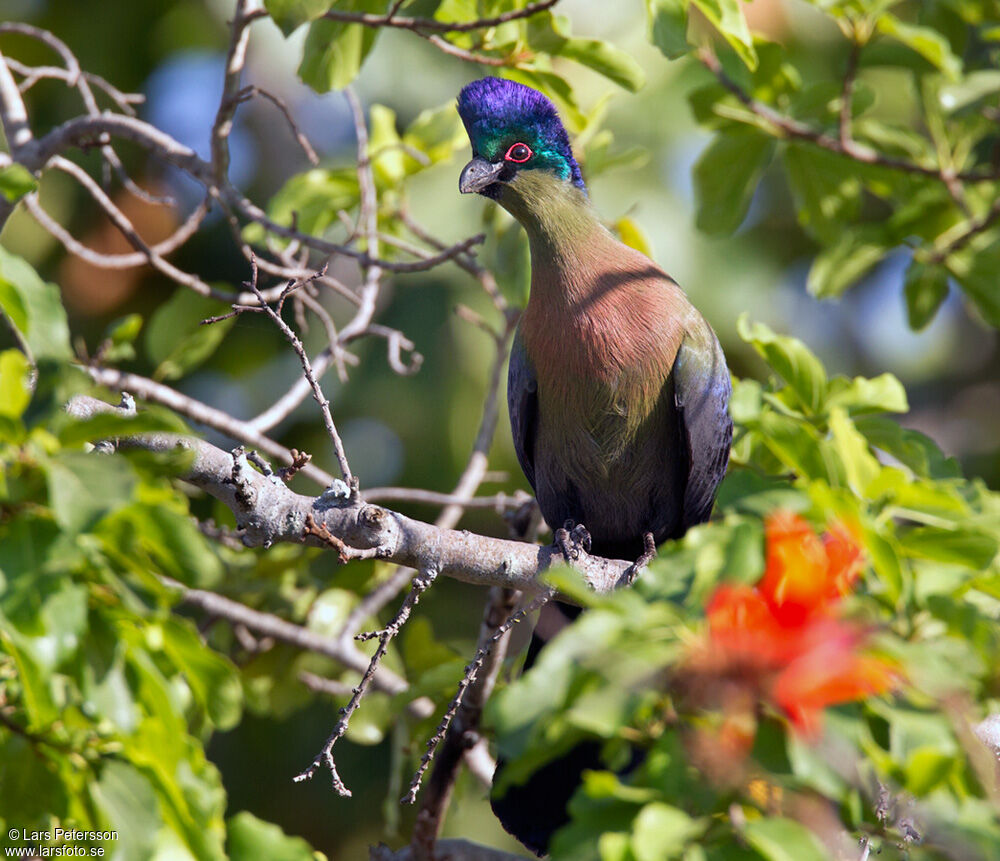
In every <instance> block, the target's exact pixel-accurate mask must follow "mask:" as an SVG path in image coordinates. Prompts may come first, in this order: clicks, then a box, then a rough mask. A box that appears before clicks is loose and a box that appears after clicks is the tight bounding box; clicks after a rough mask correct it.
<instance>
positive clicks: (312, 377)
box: [245, 261, 355, 486]
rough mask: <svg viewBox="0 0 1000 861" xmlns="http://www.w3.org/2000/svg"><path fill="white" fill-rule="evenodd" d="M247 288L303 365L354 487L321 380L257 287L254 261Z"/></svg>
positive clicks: (340, 462) (340, 463)
mask: <svg viewBox="0 0 1000 861" xmlns="http://www.w3.org/2000/svg"><path fill="white" fill-rule="evenodd" d="M299 283H301V282H299ZM245 286H246V287H248V288H249V289H250V290H251V291H253V293H254V295H256V296H257V299H258V301H259V302H260V310H261V311H262V312H263V313H265V314H267V316H268V317H270V318H271V321H272V322H273V323H274V325H275V326H277V327H278V329H279V330H280V331H281V334H282V335H284V336H285V340H287V341H288V343H289V344H290V345H291V347H292V349H293V350H294V351H295V355H296V356H298V357H299V362H301V364H302V373H303V374H304V375H305V378H306V379H307V380H308V381H309V387H310V388H311V389H312V393H313V397H314V398H315V399H316V403H317V404H319V409H320V412H321V413H322V415H323V424H324V425H325V426H326V433H327V435H328V436H329V437H330V441H331V442H332V443H333V451H334V455H335V456H336V458H337V464H338V466H339V467H340V474H341V476H342V477H343V479H344V481H346V482H347V484H348V485H350V486H353V485H354V483H355V479H354V474H353V473H352V472H351V467H350V465H349V464H348V463H347V454H346V453H345V452H344V443H343V442H342V441H341V439H340V434H339V433H338V432H337V426H336V425H335V424H334V423H333V414H332V413H331V412H330V402H329V401H328V400H327V399H326V395H324V394H323V389H322V387H321V386H320V384H319V380H317V378H316V374H315V373H314V372H313V368H312V363H311V362H310V361H309V356H308V355H307V354H306V350H305V347H303V346H302V342H301V341H300V340H299V338H298V336H297V335H296V334H295V333H294V332H293V331H292V330H291V328H290V327H289V326H288V324H287V323H286V322H285V321H284V320H282V319H281V314H280V313H278V312H277V311H276V310H274V308H272V307H271V306H270V305H269V304H268V303H267V301H266V300H265V299H264V294H263V293H262V292H261V290H260V288H259V287H258V286H257V265H256V263H255V262H254V261H251V277H250V280H249V281H248V282H245ZM295 286H297V285H296V284H289V285H288V286H287V287H286V288H285V295H287V292H288V290H290V289H292V288H294V287H295ZM279 301H280V300H279ZM246 310H253V309H246Z"/></svg>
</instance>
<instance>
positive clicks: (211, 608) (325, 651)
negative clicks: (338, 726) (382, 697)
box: [163, 578, 407, 695]
mask: <svg viewBox="0 0 1000 861" xmlns="http://www.w3.org/2000/svg"><path fill="white" fill-rule="evenodd" d="M163 580H164V582H165V583H166V584H167V585H168V586H170V587H171V588H173V589H178V590H180V593H181V602H182V603H184V604H187V605H188V606H189V607H197V608H198V609H199V610H203V611H204V612H206V613H208V614H209V615H211V616H217V617H218V618H220V619H225V620H226V621H227V622H231V623H233V624H239V625H245V626H246V627H247V628H248V629H249V630H251V631H254V632H255V633H257V634H262V635H263V636H266V637H271V638H273V639H275V640H278V641H280V642H282V643H288V644H289V645H291V646H295V647H296V648H297V649H302V650H303V651H306V652H313V653H315V654H317V655H324V656H325V657H327V658H332V659H333V660H335V661H336V662H337V663H339V664H343V665H344V666H345V667H347V668H348V669H351V670H354V671H355V672H358V673H363V672H365V671H366V670H367V669H368V663H369V662H368V658H367V657H366V656H365V654H364V653H363V652H362V651H360V650H359V649H358V648H357V647H356V646H355V645H354V644H353V643H352V642H351V641H350V640H342V639H334V638H332V637H324V636H323V635H322V634H317V633H316V632H315V631H310V630H309V629H308V628H303V627H301V626H300V625H295V624H293V623H291V622H287V621H285V620H284V619H281V618H279V617H278V616H275V615H273V614H271V613H262V612H261V611H259V610H253V609H251V608H250V607H247V606H246V605H244V604H240V603H239V602H238V601H233V600H232V599H231V598H226V597H225V596H224V595H219V594H218V593H216V592H208V591H206V590H204V589H190V588H188V587H187V586H185V585H184V584H183V583H178V582H177V581H176V580H170V579H169V578H163ZM369 681H370V683H371V684H372V686H373V687H374V688H375V689H376V690H379V691H382V692H384V693H387V694H392V695H395V694H401V693H403V692H404V691H405V690H406V688H407V684H406V681H405V679H403V678H401V677H400V676H398V675H396V674H395V673H394V672H392V671H391V670H388V669H385V668H383V667H380V668H379V669H378V670H377V671H376V672H375V673H374V675H373V676H372V678H370V679H369Z"/></svg>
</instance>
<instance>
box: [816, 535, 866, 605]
mask: <svg viewBox="0 0 1000 861" xmlns="http://www.w3.org/2000/svg"><path fill="white" fill-rule="evenodd" d="M823 549H824V550H825V551H826V559H827V575H826V579H827V594H828V597H830V598H839V597H840V596H842V595H846V594H847V593H848V592H850V591H851V589H852V588H853V586H854V583H855V581H856V580H857V579H858V577H859V575H860V574H861V571H862V569H863V568H864V565H865V554H864V550H863V549H862V546H861V542H860V540H859V537H858V536H857V534H856V527H855V528H854V529H852V528H851V527H850V526H848V525H847V524H845V523H840V522H837V523H833V524H831V526H830V529H829V530H828V531H827V533H826V534H825V535H824V536H823Z"/></svg>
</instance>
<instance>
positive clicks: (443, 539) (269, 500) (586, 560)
mask: <svg viewBox="0 0 1000 861" xmlns="http://www.w3.org/2000/svg"><path fill="white" fill-rule="evenodd" d="M116 409H117V408H116V407H114V406H112V405H111V404H108V403H105V402H104V401H100V400H97V399H96V398H91V397H87V396H84V395H80V396H77V397H75V398H73V399H72V400H71V401H70V403H69V405H68V406H67V410H68V411H69V412H70V414H72V415H74V416H76V417H78V418H89V417H90V416H93V415H96V414H98V413H102V412H103V413H108V412H113V411H115V410H116ZM119 444H120V445H121V446H122V447H131V448H141V449H145V450H148V451H154V452H176V451H186V452H189V453H190V455H191V465H190V466H189V467H188V468H187V469H186V470H185V471H184V472H183V473H182V474H181V475H180V476H179V477H180V478H182V479H184V480H185V481H187V482H188V483H190V484H193V485H195V486H196V487H199V488H201V489H202V490H204V491H205V492H206V493H208V494H209V495H211V496H213V497H215V498H216V499H218V500H219V501H220V502H222V503H223V504H225V505H226V506H227V507H229V508H230V510H232V511H233V513H234V515H235V516H236V522H237V525H238V526H239V528H240V530H241V535H242V539H243V543H244V544H245V545H246V546H248V547H262V546H270V545H271V544H274V543H276V542H279V541H283V542H291V543H296V544H309V545H311V546H320V545H321V543H322V542H320V541H319V539H317V538H315V537H312V536H310V535H308V534H307V532H306V529H305V523H306V518H307V517H308V516H309V515H310V514H311V515H312V516H313V519H314V520H315V522H316V523H319V524H323V525H324V526H325V527H326V528H327V529H329V530H330V532H331V533H332V534H333V535H336V536H337V537H338V538H339V539H340V540H341V541H343V542H344V543H345V544H347V545H349V546H350V547H354V548H357V549H362V550H364V549H369V548H376V547H377V548H381V549H382V550H383V553H384V557H383V558H385V559H386V560H387V561H390V562H394V563H396V564H398V565H405V566H408V567H410V568H415V569H417V570H432V569H433V570H437V572H438V574H439V575H441V576H445V577H452V578H454V579H456V580H461V581H463V582H465V583H472V584H474V585H479V586H502V587H505V588H510V589H521V590H523V591H527V592H530V593H532V594H537V593H540V592H544V591H545V590H546V589H547V588H548V587H547V586H546V585H545V584H544V583H543V582H540V580H539V575H541V574H542V572H544V571H546V570H547V569H548V568H549V567H551V566H552V565H559V564H562V563H563V562H564V559H563V556H562V553H561V551H560V550H559V549H558V548H557V547H555V546H552V545H547V546H538V545H534V544H527V543H525V542H522V541H511V540H509V539H502V538H491V537H488V536H485V535H477V534H475V533H471V532H467V531H457V530H453V529H441V528H439V527H436V526H432V525H431V524H429V523H424V522H422V521H419V520H413V519H411V518H409V517H406V516H404V515H402V514H399V513H398V512H395V511H391V510H390V509H387V508H381V507H380V506H377V505H370V504H366V503H364V502H363V501H360V500H359V501H356V502H351V501H349V500H347V499H346V498H345V497H346V494H345V493H343V492H341V493H340V494H338V492H337V491H336V490H332V491H329V492H326V493H324V494H323V495H321V496H319V497H310V496H303V495H301V494H298V493H295V492H294V491H292V490H290V489H289V488H288V487H286V486H285V485H284V484H282V483H281V482H280V481H274V480H272V479H270V478H268V477H266V476H264V475H261V474H260V473H259V472H257V471H256V470H254V469H252V468H241V466H240V463H239V461H238V460H237V459H234V458H233V456H232V455H231V454H230V453H229V452H225V451H223V450H222V449H219V448H216V447H215V446H214V445H211V444H210V443H207V442H205V441H203V440H199V439H194V438H192V437H186V436H181V435H177V434H167V433H150V434H138V435H136V436H134V437H124V438H122V439H121V440H120V442H119ZM573 567H574V568H575V569H576V570H577V571H578V572H579V573H580V574H581V576H582V577H583V578H584V580H585V582H586V583H587V584H588V585H589V586H590V588H591V589H593V590H594V591H596V592H608V591H611V590H612V589H614V588H616V587H617V586H618V585H620V583H621V582H622V578H623V575H625V573H626V571H627V570H628V568H629V563H628V562H625V561H624V560H620V559H603V558H601V557H598V556H591V555H589V554H585V553H581V554H580V557H579V559H577V560H574V565H573Z"/></svg>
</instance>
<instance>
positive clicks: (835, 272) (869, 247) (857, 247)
mask: <svg viewBox="0 0 1000 861" xmlns="http://www.w3.org/2000/svg"><path fill="white" fill-rule="evenodd" d="M893 244H894V243H892V242H890V241H889V240H888V237H887V236H886V235H885V231H884V229H882V228H881V227H871V226H868V225H864V226H862V227H853V228H845V229H844V230H842V231H841V232H840V236H839V238H838V239H837V240H836V241H835V242H834V243H833V245H830V246H828V247H827V248H824V249H823V250H822V251H821V252H820V253H819V254H818V255H817V256H816V259H815V260H814V261H813V264H812V267H811V268H810V270H809V277H808V279H807V280H806V289H807V290H808V291H809V292H810V293H812V295H813V296H816V297H818V298H820V299H829V298H832V297H836V296H840V295H841V294H842V293H843V292H844V291H845V290H846V289H847V288H848V287H850V286H851V285H852V284H854V282H855V281H857V280H858V279H859V278H861V276H862V275H864V274H865V273H866V272H867V271H868V270H869V269H871V268H872V267H873V266H874V265H875V264H876V263H878V262H879V261H880V260H881V259H882V258H883V257H885V255H886V254H888V253H889V249H890V248H891V247H892V246H893Z"/></svg>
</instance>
